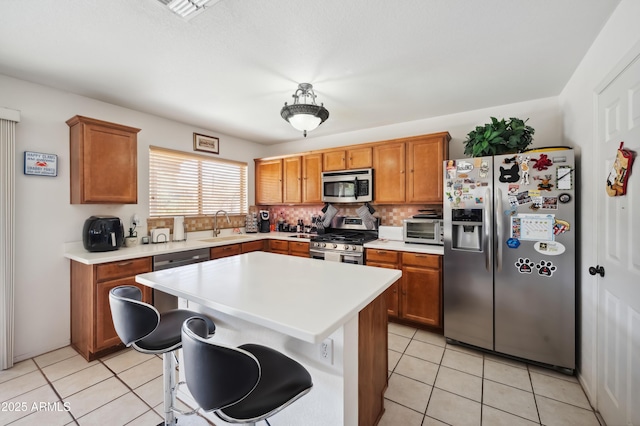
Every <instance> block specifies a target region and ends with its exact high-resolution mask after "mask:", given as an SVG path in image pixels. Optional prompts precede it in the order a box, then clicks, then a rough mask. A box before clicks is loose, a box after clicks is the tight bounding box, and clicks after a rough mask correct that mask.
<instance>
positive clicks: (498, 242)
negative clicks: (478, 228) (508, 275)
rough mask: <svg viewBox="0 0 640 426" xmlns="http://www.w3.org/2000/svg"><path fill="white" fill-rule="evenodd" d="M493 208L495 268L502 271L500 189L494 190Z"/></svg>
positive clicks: (502, 234)
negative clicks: (494, 217)
mask: <svg viewBox="0 0 640 426" xmlns="http://www.w3.org/2000/svg"><path fill="white" fill-rule="evenodd" d="M495 197H496V198H495V206H496V207H495V209H496V246H497V248H496V270H497V271H502V246H503V240H504V220H503V218H502V216H501V215H500V213H501V212H502V190H501V189H500V188H496V190H495Z"/></svg>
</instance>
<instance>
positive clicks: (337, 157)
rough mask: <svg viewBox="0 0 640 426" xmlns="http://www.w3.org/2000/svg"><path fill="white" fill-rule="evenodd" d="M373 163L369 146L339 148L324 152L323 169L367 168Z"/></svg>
mask: <svg viewBox="0 0 640 426" xmlns="http://www.w3.org/2000/svg"><path fill="white" fill-rule="evenodd" d="M372 164H373V160H372V149H371V147H370V146H368V147H362V148H350V149H341V150H335V151H327V152H325V153H324V161H323V171H325V172H331V171H336V170H347V169H367V168H370V167H371V166H372Z"/></svg>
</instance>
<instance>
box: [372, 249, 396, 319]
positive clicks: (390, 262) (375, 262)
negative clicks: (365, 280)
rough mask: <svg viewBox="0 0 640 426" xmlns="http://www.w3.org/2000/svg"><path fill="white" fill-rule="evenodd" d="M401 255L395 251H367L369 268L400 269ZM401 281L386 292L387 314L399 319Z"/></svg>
mask: <svg viewBox="0 0 640 426" xmlns="http://www.w3.org/2000/svg"><path fill="white" fill-rule="evenodd" d="M399 255H400V253H398V252H397V251H393V250H378V249H367V253H366V259H367V266H377V267H379V268H389V269H400V265H399V260H400V256H399ZM399 290H400V281H397V282H395V283H393V284H392V285H391V287H389V288H388V289H387V290H386V291H385V292H384V295H385V298H386V300H387V312H388V314H389V317H392V318H397V317H398V315H400V313H399V307H400V298H399V292H400V291H399Z"/></svg>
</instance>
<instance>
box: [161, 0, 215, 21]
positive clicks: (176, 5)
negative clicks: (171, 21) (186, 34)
mask: <svg viewBox="0 0 640 426" xmlns="http://www.w3.org/2000/svg"><path fill="white" fill-rule="evenodd" d="M158 1H159V2H160V3H162V4H163V5H165V6H166V7H168V8H169V10H171V11H172V12H173V13H175V14H176V15H178V16H180V17H181V18H184V19H191V18H193V17H194V16H196V15H199V14H200V13H201V12H203V11H204V9H205V8H207V7H211V6H213V5H214V4H216V3H217V2H218V1H220V0H158Z"/></svg>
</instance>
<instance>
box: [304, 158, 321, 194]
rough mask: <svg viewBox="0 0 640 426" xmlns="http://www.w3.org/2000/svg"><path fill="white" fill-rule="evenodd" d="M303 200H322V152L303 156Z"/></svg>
mask: <svg viewBox="0 0 640 426" xmlns="http://www.w3.org/2000/svg"><path fill="white" fill-rule="evenodd" d="M302 202H303V203H321V202H322V154H309V155H305V156H304V157H302Z"/></svg>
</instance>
